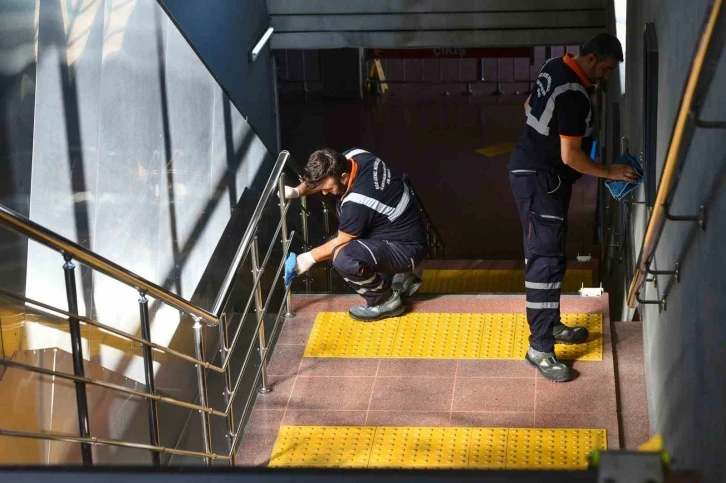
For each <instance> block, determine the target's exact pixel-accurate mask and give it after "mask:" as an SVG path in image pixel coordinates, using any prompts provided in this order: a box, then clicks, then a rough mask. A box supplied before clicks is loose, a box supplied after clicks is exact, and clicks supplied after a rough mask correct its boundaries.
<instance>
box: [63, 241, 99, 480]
mask: <svg viewBox="0 0 726 483" xmlns="http://www.w3.org/2000/svg"><path fill="white" fill-rule="evenodd" d="M63 259H64V260H65V263H64V264H63V272H64V276H65V284H66V296H67V298H68V312H69V313H70V314H73V315H78V294H77V292H76V274H75V268H76V266H75V265H74V264H73V261H72V258H71V256H70V255H66V254H64V255H63ZM68 323H69V325H70V334H71V352H72V355H73V374H74V375H76V376H78V377H85V371H84V370H83V344H82V339H81V324H80V322H79V321H78V319H77V318H76V317H68ZM74 384H75V387H76V407H77V410H78V432H79V435H80V437H81V438H90V433H91V430H90V424H89V421H88V398H87V395H86V384H85V383H84V382H80V381H76V382H74ZM81 459H82V461H83V465H84V466H91V465H93V452H92V450H91V445H90V444H88V443H81Z"/></svg>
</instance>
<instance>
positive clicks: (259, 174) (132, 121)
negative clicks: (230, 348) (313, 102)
mask: <svg viewBox="0 0 726 483" xmlns="http://www.w3.org/2000/svg"><path fill="white" fill-rule="evenodd" d="M29 3H32V4H33V5H35V6H37V9H38V10H37V25H36V26H35V27H34V29H33V30H35V29H37V59H36V61H37V83H36V89H35V96H36V99H35V101H36V102H35V112H34V118H35V123H34V124H35V125H34V128H31V131H30V133H29V134H28V133H26V134H27V135H28V136H29V137H30V136H32V137H33V139H32V145H33V153H32V160H33V161H32V162H33V169H32V179H31V183H30V184H31V186H32V190H31V194H30V202H29V210H28V212H29V214H30V217H31V219H33V220H34V221H36V222H38V223H40V224H42V225H44V226H46V227H48V228H49V229H51V230H53V231H55V232H57V233H59V234H61V235H63V236H65V237H67V238H70V239H72V240H74V241H77V242H78V243H79V244H81V245H82V246H84V247H86V248H89V249H91V250H93V251H95V252H97V253H99V254H100V255H102V256H105V257H107V258H109V259H110V260H112V261H114V262H116V263H118V264H120V265H122V266H124V267H126V268H128V269H129V270H131V271H133V272H135V273H138V274H139V275H141V276H143V277H145V278H147V279H149V280H151V281H153V282H155V283H158V284H160V285H163V286H165V287H166V288H168V289H170V290H172V291H174V292H176V293H177V294H179V295H181V296H183V297H185V298H188V299H192V300H193V301H194V302H195V303H198V304H200V305H202V306H204V307H210V306H211V304H212V302H213V300H214V297H215V296H216V291H217V290H218V288H219V285H220V281H221V279H222V278H223V276H224V273H225V272H226V270H227V268H228V266H229V262H230V260H231V257H232V256H233V254H234V251H235V249H236V247H237V244H238V243H239V240H240V238H241V236H242V234H243V232H244V229H245V228H246V225H247V222H248V220H249V217H250V215H251V213H252V210H253V209H254V206H255V204H256V201H257V200H258V199H259V195H260V191H261V188H262V187H263V186H264V183H265V181H266V179H267V177H268V176H269V172H270V170H271V168H272V165H273V160H272V158H271V157H270V155H269V153H268V152H267V150H266V149H265V146H264V145H263V143H262V142H261V141H260V140H259V139H258V138H257V136H256V135H255V133H254V132H253V131H252V129H251V128H250V126H249V125H248V124H247V122H246V121H245V119H244V116H243V115H242V114H241V113H240V112H239V111H237V109H235V108H234V107H233V106H232V104H231V103H230V101H229V99H228V98H227V97H226V96H225V94H224V92H223V90H222V89H221V88H220V87H219V85H218V84H217V83H216V82H215V81H214V79H213V77H212V76H211V74H210V73H209V72H208V71H207V70H206V68H205V67H204V64H203V63H202V62H201V61H200V60H199V58H198V57H197V56H196V54H195V53H194V51H193V49H191V47H190V46H189V45H188V43H187V42H186V40H185V39H184V37H183V36H182V35H181V33H180V32H179V31H178V30H177V29H176V28H175V27H174V25H173V24H172V23H171V21H170V20H169V19H168V18H167V17H166V14H165V13H163V10H162V9H161V7H160V6H159V5H158V4H157V3H156V1H154V0H118V1H116V0H71V1H65V0H43V1H37V0H36V2H32V0H29ZM34 68H35V67H34ZM3 132H4V129H3ZM10 188H11V189H12V188H13V186H11V187H10ZM225 200H226V201H227V203H225V202H224V201H225ZM62 263H63V261H62V259H61V257H60V256H59V255H58V254H57V253H55V252H53V251H51V250H48V249H46V248H44V247H42V246H39V245H38V244H30V246H29V248H28V254H27V281H26V282H25V283H24V285H25V292H26V295H27V296H28V297H30V298H36V299H38V300H41V301H43V302H45V303H48V304H51V305H55V306H58V307H61V308H65V307H66V300H65V299H66V295H65V290H64V283H63V270H62V269H61V266H62ZM78 273H80V281H79V282H78V283H79V284H80V287H79V306H80V310H81V312H82V314H86V315H89V316H92V317H95V318H96V319H98V320H99V321H101V322H103V323H105V324H108V325H112V326H114V327H116V328H118V329H121V330H124V331H127V332H129V333H133V334H136V335H138V334H139V332H140V330H139V325H138V324H139V323H138V319H139V315H138V306H137V304H136V303H135V302H136V300H137V299H138V294H137V293H135V291H134V290H133V289H130V288H129V287H126V286H124V285H121V284H120V283H118V282H116V281H114V280H111V279H110V278H108V277H106V276H104V275H102V274H99V273H93V272H92V271H91V270H90V269H87V268H86V267H80V269H79V270H78ZM18 291H19V292H22V290H18ZM152 315H153V318H152V340H153V341H154V342H156V343H159V344H162V345H170V346H172V347H174V348H176V349H178V350H181V351H183V352H185V353H188V354H193V352H194V351H193V346H192V341H191V327H190V326H189V325H188V324H187V323H186V321H184V320H181V318H180V315H179V313H178V312H177V311H175V310H172V309H170V308H168V307H164V306H162V305H161V304H158V303H157V302H156V301H153V300H152ZM180 324H183V325H184V330H182V331H177V330H176V328H177V327H178V326H179V325H180ZM26 325H30V324H26ZM208 332H209V331H208ZM216 334H217V331H211V332H210V333H209V337H208V341H207V348H208V349H209V350H210V351H212V350H214V349H215V346H216V343H217V340H216ZM90 339H91V336H90V335H89V338H88V340H86V341H85V342H84V353H85V355H86V357H87V358H88V357H90V359H91V361H93V362H95V363H97V364H99V365H100V366H102V367H104V368H106V369H109V370H111V371H114V372H117V373H118V374H119V375H122V376H124V375H125V376H127V377H129V378H131V379H133V380H136V381H140V382H143V381H144V376H143V364H142V361H141V358H140V357H139V356H138V348H137V347H134V346H135V344H127V343H126V344H123V343H118V342H113V341H112V339H111V338H109V339H108V342H109V343H108V344H105V343H103V342H101V343H98V342H96V343H92V342H91V341H90ZM52 347H59V348H61V349H64V350H67V351H70V345H69V341H68V336H67V334H66V332H65V331H64V330H62V329H61V330H59V329H58V328H54V327H52V326H48V325H43V324H34V325H33V327H32V330H28V331H27V332H26V344H25V347H24V348H25V349H43V348H52ZM159 361H161V363H159ZM159 361H157V365H156V367H157V388H159V390H160V392H166V393H168V394H170V395H172V396H174V397H178V398H180V399H185V400H190V401H191V400H194V398H195V397H196V390H195V388H194V387H195V385H193V384H189V382H188V381H190V380H195V379H194V377H195V376H194V368H193V367H182V365H180V364H179V363H178V362H176V361H172V360H168V359H166V358H159ZM186 366H189V364H186ZM144 408H145V405H144ZM104 409H107V408H103V407H98V408H94V410H96V411H100V410H104ZM187 413H188V411H186V410H174V409H169V410H165V411H164V412H163V413H162V418H163V421H162V427H163V428H165V434H164V433H163V434H162V438H163V440H162V444H164V445H167V446H174V445H175V444H176V438H177V437H178V435H179V432H180V431H181V426H182V425H183V423H184V420H185V419H186V415H187ZM69 417H70V416H69ZM108 418H111V415H109V416H108ZM137 419H139V418H133V420H134V422H133V423H132V422H130V421H126V422H123V421H121V422H119V421H114V423H116V424H115V427H114V428H113V430H112V429H104V431H109V432H113V434H107V435H104V434H97V433H95V432H94V428H93V427H92V428H91V430H92V433H94V435H97V436H100V437H103V436H107V437H121V438H124V439H132V440H139V441H147V440H148V429H147V428H146V425H145V421H143V420H144V419H145V418H140V419H139V421H138V423H139V424H137V421H136V420H137ZM110 421H111V419H109V425H108V426H109V427H110V426H111V424H110ZM97 429H98V428H97ZM118 454H120V452H119V453H117V456H118Z"/></svg>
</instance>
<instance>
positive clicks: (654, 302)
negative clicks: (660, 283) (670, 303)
mask: <svg viewBox="0 0 726 483" xmlns="http://www.w3.org/2000/svg"><path fill="white" fill-rule="evenodd" d="M635 300H637V301H638V303H639V304H641V305H659V306H660V309H661V310H662V311H663V312H665V311H666V300H665V298H664V299H661V300H643V299H641V298H640V292H638V293H636V294H635Z"/></svg>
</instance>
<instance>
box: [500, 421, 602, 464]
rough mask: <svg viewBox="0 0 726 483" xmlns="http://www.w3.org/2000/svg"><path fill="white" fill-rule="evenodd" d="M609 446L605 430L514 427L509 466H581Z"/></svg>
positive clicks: (509, 449)
mask: <svg viewBox="0 0 726 483" xmlns="http://www.w3.org/2000/svg"><path fill="white" fill-rule="evenodd" d="M605 446H606V431H605V430H604V429H528V430H523V429H510V430H509V435H508V442H507V468H521V469H524V468H526V469H581V468H583V467H586V466H587V455H589V454H590V453H592V451H593V450H595V449H600V448H604V447H605Z"/></svg>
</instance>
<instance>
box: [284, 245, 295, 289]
mask: <svg viewBox="0 0 726 483" xmlns="http://www.w3.org/2000/svg"><path fill="white" fill-rule="evenodd" d="M296 264H297V255H295V254H294V253H292V252H290V254H289V255H288V256H287V260H285V286H286V287H287V286H289V285H290V282H292V279H293V278H295V277H297V272H296V271H295V265H296Z"/></svg>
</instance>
